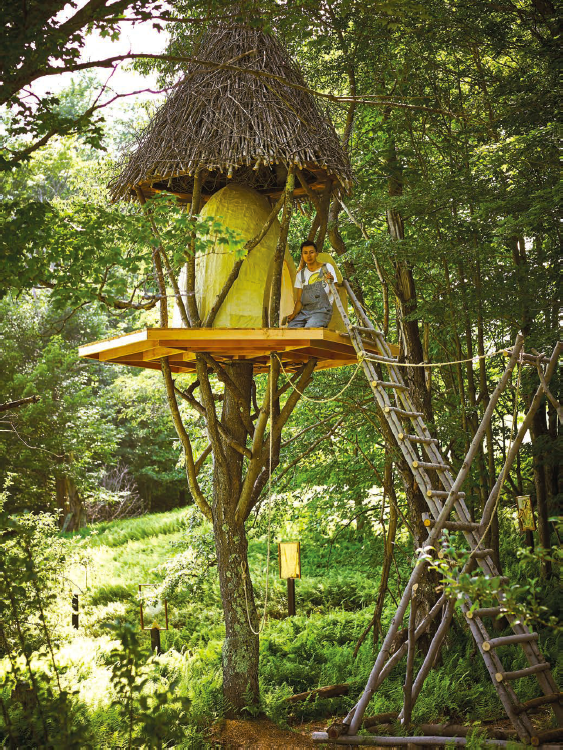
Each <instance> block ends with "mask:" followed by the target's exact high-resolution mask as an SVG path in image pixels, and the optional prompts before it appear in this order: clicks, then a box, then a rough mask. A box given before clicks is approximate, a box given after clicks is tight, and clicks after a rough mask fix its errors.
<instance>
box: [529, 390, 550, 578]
mask: <svg viewBox="0 0 563 750" xmlns="http://www.w3.org/2000/svg"><path fill="white" fill-rule="evenodd" d="M530 433H531V436H532V454H533V471H534V487H535V490H536V511H537V516H538V536H539V541H540V544H541V546H542V547H543V548H544V549H548V548H549V547H550V546H551V537H550V533H549V521H548V518H549V509H548V503H549V498H548V483H549V481H550V480H549V478H548V475H549V474H550V473H551V467H550V466H549V461H548V460H547V452H548V450H549V447H550V446H549V443H550V442H551V441H550V436H549V432H548V428H547V420H546V407H545V404H543V405H542V406H540V408H539V409H538V410H537V412H536V413H535V414H534V418H533V420H532V426H531V429H530ZM541 571H542V577H543V578H549V577H550V576H551V573H552V569H551V563H550V562H549V560H544V561H543V562H542V567H541Z"/></svg>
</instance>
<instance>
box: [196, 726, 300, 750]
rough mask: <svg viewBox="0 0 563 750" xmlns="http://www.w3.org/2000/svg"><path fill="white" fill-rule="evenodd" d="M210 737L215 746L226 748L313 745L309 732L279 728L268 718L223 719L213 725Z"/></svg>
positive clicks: (259, 749) (267, 749)
mask: <svg viewBox="0 0 563 750" xmlns="http://www.w3.org/2000/svg"><path fill="white" fill-rule="evenodd" d="M210 739H211V743H212V745H214V746H215V747H221V748H228V750H238V748H252V749H253V750H270V748H275V750H281V749H282V748H295V749H297V748H309V747H314V743H313V740H312V739H311V735H310V733H307V734H299V733H298V732H293V731H291V730H289V729H281V728H280V727H278V726H277V725H276V724H274V722H273V721H270V719H254V720H253V721H240V720H238V719H237V720H235V719H223V720H222V721H218V722H217V723H216V724H214V725H213V727H212V730H211V738H210Z"/></svg>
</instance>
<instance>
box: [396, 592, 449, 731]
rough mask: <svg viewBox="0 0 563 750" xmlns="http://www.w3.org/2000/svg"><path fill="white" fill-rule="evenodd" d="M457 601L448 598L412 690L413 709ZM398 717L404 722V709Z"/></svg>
mask: <svg viewBox="0 0 563 750" xmlns="http://www.w3.org/2000/svg"><path fill="white" fill-rule="evenodd" d="M455 603H456V600H455V599H449V600H448V603H447V604H446V611H445V612H444V614H443V616H442V621H441V623H440V625H439V626H438V630H437V631H436V633H435V634H434V637H433V638H432V642H431V643H430V646H429V647H428V651H427V653H426V656H425V657H424V661H423V663H422V666H421V667H420V669H419V670H418V674H417V675H416V678H415V681H414V684H413V686H412V691H411V710H412V708H413V707H414V704H415V703H416V700H417V698H418V696H419V695H420V691H421V690H422V686H423V685H424V682H425V680H426V678H427V676H428V674H429V672H430V670H431V669H432V666H433V664H434V661H435V660H436V657H437V656H438V653H439V652H440V649H441V648H442V643H443V642H444V638H445V637H446V635H447V633H448V630H449V628H450V625H451V621H452V618H453V615H454V609H455ZM398 718H399V721H400V722H401V724H404V721H403V719H404V709H403V710H402V711H401V712H400V714H399V717H398Z"/></svg>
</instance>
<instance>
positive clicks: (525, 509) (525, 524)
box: [516, 495, 536, 531]
mask: <svg viewBox="0 0 563 750" xmlns="http://www.w3.org/2000/svg"><path fill="white" fill-rule="evenodd" d="M516 502H517V503H518V520H519V521H520V529H521V531H535V530H536V522H535V519H534V509H533V508H532V498H531V497H530V495H518V497H517V498H516Z"/></svg>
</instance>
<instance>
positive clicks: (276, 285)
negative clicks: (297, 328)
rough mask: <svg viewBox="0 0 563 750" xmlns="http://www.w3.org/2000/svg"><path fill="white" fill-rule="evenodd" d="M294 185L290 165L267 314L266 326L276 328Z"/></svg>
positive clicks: (292, 169)
mask: <svg viewBox="0 0 563 750" xmlns="http://www.w3.org/2000/svg"><path fill="white" fill-rule="evenodd" d="M294 187H295V167H294V166H290V168H289V171H288V173H287V182H286V188H285V198H284V204H283V213H282V220H281V228H280V236H279V239H278V244H277V246H276V252H275V253H274V267H273V272H272V292H271V295H270V305H269V314H268V328H278V327H279V324H280V321H279V317H280V299H281V283H282V272H283V261H284V257H285V248H286V245H287V236H288V234H289V226H290V224H291V214H292V209H293V189H294Z"/></svg>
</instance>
